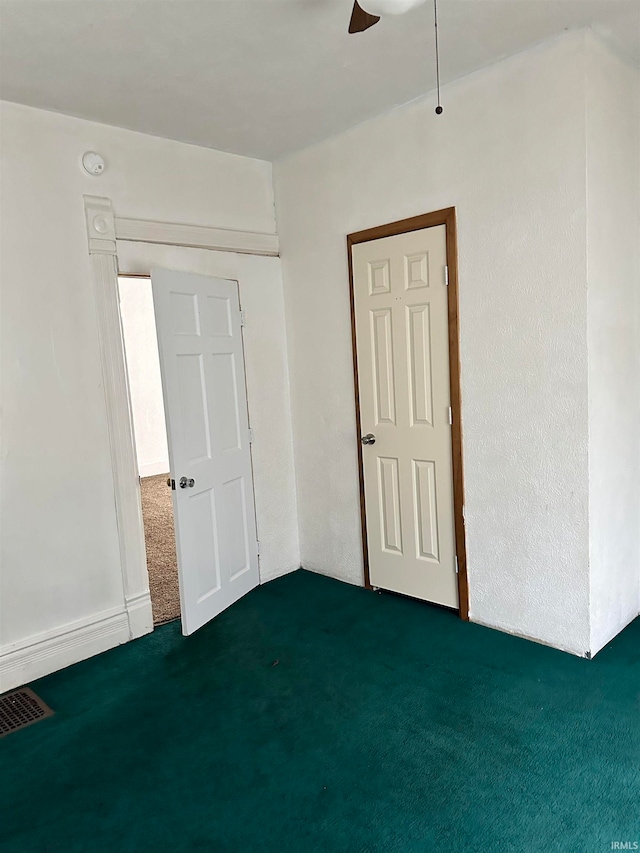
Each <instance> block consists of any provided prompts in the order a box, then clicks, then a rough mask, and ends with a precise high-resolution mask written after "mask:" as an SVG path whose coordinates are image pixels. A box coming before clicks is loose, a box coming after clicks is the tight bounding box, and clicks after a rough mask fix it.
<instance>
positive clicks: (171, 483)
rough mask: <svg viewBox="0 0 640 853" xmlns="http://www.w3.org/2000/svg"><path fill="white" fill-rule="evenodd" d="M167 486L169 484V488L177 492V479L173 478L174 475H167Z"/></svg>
mask: <svg viewBox="0 0 640 853" xmlns="http://www.w3.org/2000/svg"><path fill="white" fill-rule="evenodd" d="M167 486H169V488H170V489H171V490H172V491H174V492H175V490H176V481H175V480H174V479H173V477H167Z"/></svg>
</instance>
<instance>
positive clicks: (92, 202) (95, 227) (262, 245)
mask: <svg viewBox="0 0 640 853" xmlns="http://www.w3.org/2000/svg"><path fill="white" fill-rule="evenodd" d="M83 200H84V213H85V224H86V227H87V241H88V250H89V251H88V259H89V277H90V281H91V283H92V286H93V291H94V295H95V305H96V323H97V327H98V340H99V347H100V361H101V367H102V379H103V387H104V394H105V409H106V421H107V427H108V437H109V449H110V454H111V468H112V475H113V488H114V504H115V515H116V525H117V530H118V544H119V552H120V566H121V570H122V587H123V595H124V605H125V608H124V609H125V612H126V616H127V621H128V628H129V639H131V640H133V639H135V638H137V637H141V636H143V635H144V634H148V633H150V632H151V631H153V614H152V609H151V597H150V595H149V574H148V571H147V559H146V550H145V542H144V526H143V520H142V506H141V501H140V480H139V476H138V467H137V461H136V454H135V437H134V431H133V420H132V417H131V403H130V397H129V387H128V378H127V371H126V366H125V352H124V340H123V336H122V320H121V317H120V306H119V300H118V275H119V271H118V248H117V241H123V240H124V241H132V242H140V243H156V244H161V245H164V246H181V247H184V248H194V249H196V248H197V249H211V250H214V251H223V252H234V253H238V254H250V255H262V256H266V257H277V256H278V255H279V245H278V236H277V234H263V233H258V232H251V231H237V230H232V229H225V228H214V227H209V226H202V225H183V224H181V223H171V222H156V221H153V220H142V219H128V218H125V217H119V216H116V215H115V214H114V211H113V206H112V204H111V200H110V199H109V198H106V197H102V196H90V195H85V196H83ZM127 275H129V276H131V275H132V274H131V273H127Z"/></svg>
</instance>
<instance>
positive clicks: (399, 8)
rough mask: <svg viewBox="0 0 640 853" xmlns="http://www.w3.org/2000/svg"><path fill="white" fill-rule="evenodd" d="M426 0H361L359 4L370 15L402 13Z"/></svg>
mask: <svg viewBox="0 0 640 853" xmlns="http://www.w3.org/2000/svg"><path fill="white" fill-rule="evenodd" d="M424 2H426V0H362V2H361V3H360V5H361V6H362V8H363V9H364V10H365V12H368V13H369V14H370V15H403V14H404V13H405V12H408V11H409V10H410V9H413V8H414V7H415V6H420V5H421V4H422V3H424Z"/></svg>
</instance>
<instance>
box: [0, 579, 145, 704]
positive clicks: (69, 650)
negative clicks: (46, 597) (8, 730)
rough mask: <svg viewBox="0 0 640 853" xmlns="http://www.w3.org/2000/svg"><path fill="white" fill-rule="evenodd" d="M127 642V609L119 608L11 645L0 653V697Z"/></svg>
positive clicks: (129, 633) (128, 632) (134, 609)
mask: <svg viewBox="0 0 640 853" xmlns="http://www.w3.org/2000/svg"><path fill="white" fill-rule="evenodd" d="M135 598H136V599H140V598H141V596H136V597H135ZM147 598H148V593H147ZM149 608H150V604H149ZM143 610H144V606H143V605H142V604H141V605H140V606H138V607H134V608H133V612H136V613H137V612H138V611H139V612H142V611H143ZM152 627H153V625H152ZM145 633H146V632H145ZM129 639H131V632H130V629H129V617H128V616H127V609H126V608H125V607H124V606H121V607H116V608H111V609H110V610H103V611H102V612H101V613H96V614H94V615H93V616H91V617H89V618H87V619H82V620H79V621H77V622H71V623H69V624H67V625H63V626H62V627H60V628H56V629H55V630H53V631H47V632H45V633H42V634H37V635H36V636H33V637H29V638H27V639H26V640H24V641H22V642H20V643H14V644H12V645H11V646H9V647H7V648H6V649H3V650H2V651H0V693H4V692H5V691H7V690H11V689H13V688H15V687H20V686H21V685H23V684H27V683H28V682H30V681H34V680H35V679H36V678H41V677H42V676H43V675H49V673H51V672H56V671H57V670H58V669H63V668H64V667H66V666H70V665H71V664H73V663H78V661H81V660H85V658H89V657H92V656H93V655H97V654H100V652H105V651H107V649H111V648H113V647H114V646H119V645H120V644H121V643H126V642H127V641H128V640H129Z"/></svg>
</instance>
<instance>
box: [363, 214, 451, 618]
mask: <svg viewBox="0 0 640 853" xmlns="http://www.w3.org/2000/svg"><path fill="white" fill-rule="evenodd" d="M446 257H447V255H446V229H445V226H444V225H438V226H436V227H433V228H425V229H423V230H422V231H412V232H409V233H407V234H399V235H397V236H393V237H385V238H382V239H380V240H371V241H369V242H366V243H359V244H356V245H354V246H353V247H352V261H353V282H354V302H355V318H356V344H357V355H358V382H359V391H360V418H361V427H362V437H361V440H362V439H364V441H363V447H362V456H363V468H364V492H365V508H366V528H367V545H368V551H369V575H370V580H371V583H372V585H373V586H376V587H380V588H381V589H388V590H393V591H394V592H401V593H404V594H406V595H410V596H413V597H415V598H421V599H424V600H426V601H433V602H436V603H438V604H444V605H447V606H449V607H457V606H458V585H457V577H456V561H455V535H454V512H453V470H452V457H451V427H450V422H449V406H450V390H449V338H448V301H447V283H446V263H447V260H446ZM367 436H370V438H367ZM368 442H371V443H368Z"/></svg>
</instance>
